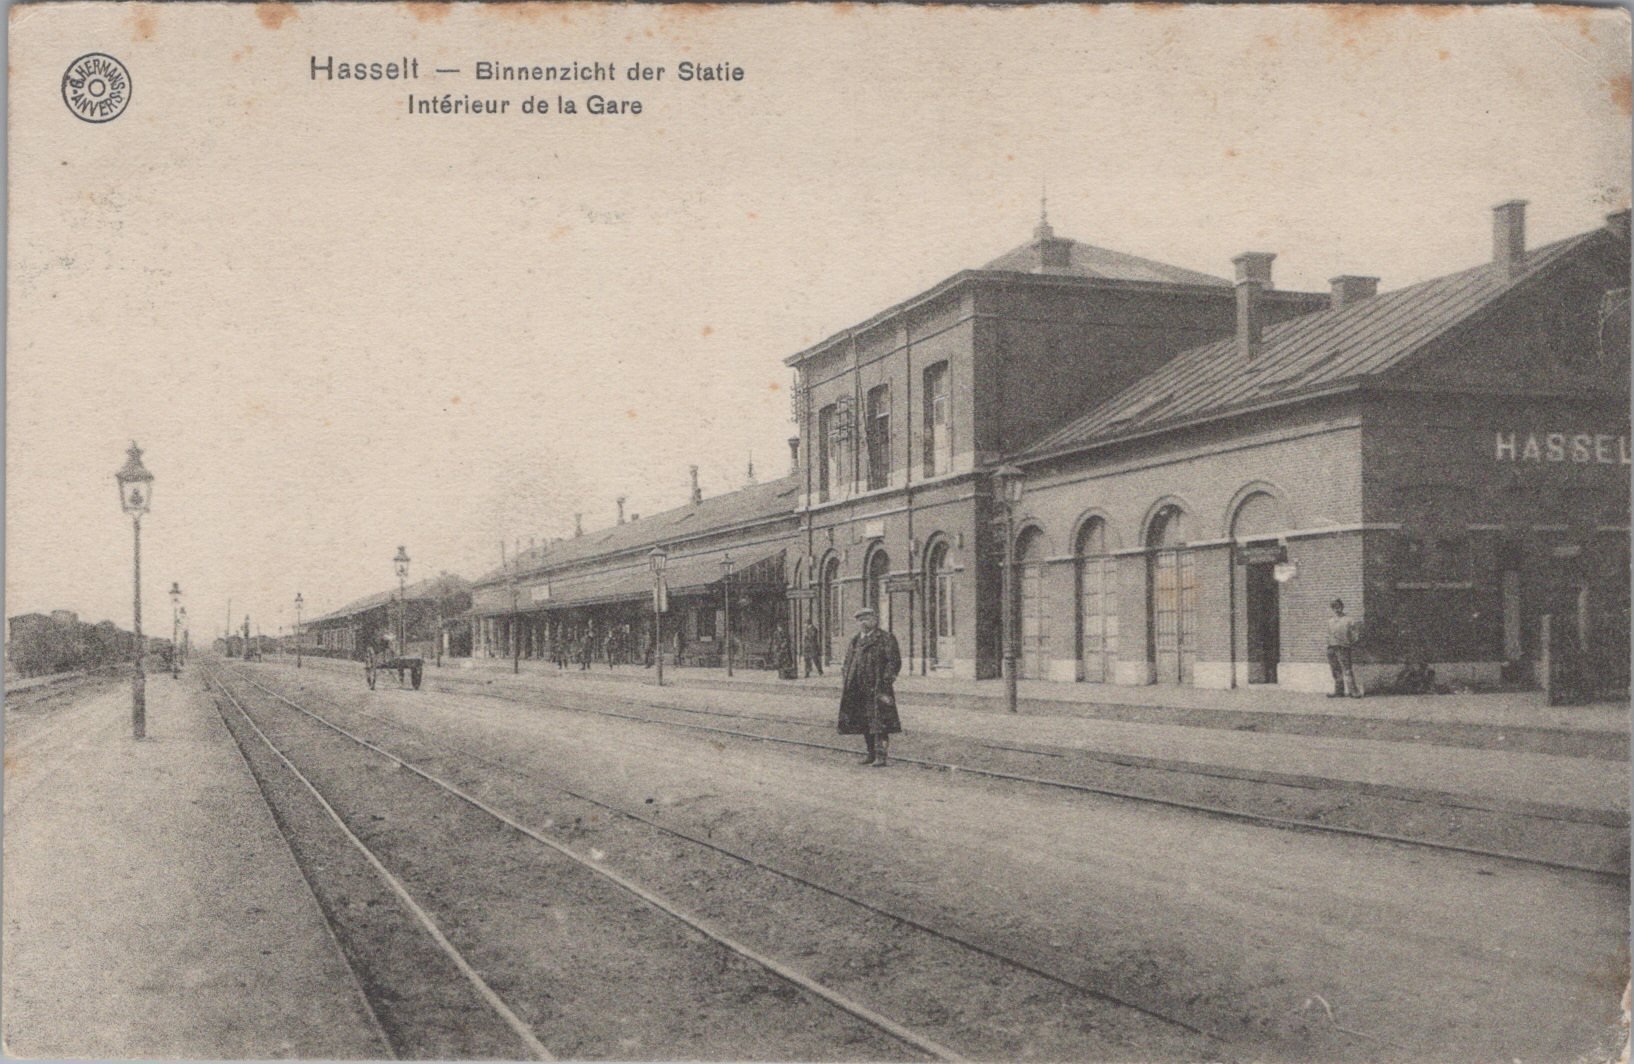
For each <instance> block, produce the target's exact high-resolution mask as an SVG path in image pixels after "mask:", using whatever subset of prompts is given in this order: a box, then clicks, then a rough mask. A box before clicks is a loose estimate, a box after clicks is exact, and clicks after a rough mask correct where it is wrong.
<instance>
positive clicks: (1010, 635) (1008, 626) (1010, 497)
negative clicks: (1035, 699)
mask: <svg viewBox="0 0 1634 1064" xmlns="http://www.w3.org/2000/svg"><path fill="white" fill-rule="evenodd" d="M1026 479H1027V474H1025V473H1024V472H1022V471H1021V470H1020V469H1018V468H1017V467H1016V466H1013V465H1007V466H1000V467H999V468H997V469H995V470H993V485H994V488H995V489H996V494H997V495H998V499H999V504H1000V505H1001V506H1003V507H1004V580H1003V592H1002V594H1003V597H1004V605H1003V610H1002V613H1001V615H1000V616H1001V617H1002V618H1003V626H1002V627H1003V639H1004V708H1005V709H1006V710H1008V711H1009V712H1011V713H1014V712H1016V616H1015V568H1016V535H1015V532H1016V507H1017V506H1019V505H1020V504H1021V495H1022V492H1023V491H1024V490H1025V489H1026Z"/></svg>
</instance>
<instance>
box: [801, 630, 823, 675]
mask: <svg viewBox="0 0 1634 1064" xmlns="http://www.w3.org/2000/svg"><path fill="white" fill-rule="evenodd" d="M822 640H823V633H822V632H820V631H818V630H817V622H816V621H811V620H808V621H807V622H806V630H805V633H804V634H803V635H802V636H801V638H800V651H801V653H803V654H804V655H805V656H806V679H808V680H809V679H811V670H812V669H816V670H817V675H818V676H821V675H822V674H823V650H822Z"/></svg>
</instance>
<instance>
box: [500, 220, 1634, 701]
mask: <svg viewBox="0 0 1634 1064" xmlns="http://www.w3.org/2000/svg"><path fill="white" fill-rule="evenodd" d="M1493 226H1494V248H1493V256H1492V258H1491V259H1490V260H1489V261H1487V262H1484V263H1481V264H1477V265H1473V266H1472V267H1471V268H1469V269H1466V270H1463V271H1460V272H1458V273H1455V274H1451V275H1449V276H1446V277H1441V278H1437V279H1434V280H1431V281H1427V282H1423V283H1421V284H1416V285H1412V286H1409V287H1406V288H1402V289H1398V290H1395V291H1391V292H1386V293H1383V294H1380V293H1378V291H1377V281H1376V279H1374V278H1369V277H1353V276H1345V277H1339V278H1336V279H1335V280H1334V282H1333V288H1332V291H1331V292H1323V293H1300V292H1285V291H1281V290H1278V289H1277V288H1276V287H1275V286H1274V284H1273V279H1272V261H1273V259H1274V255H1271V254H1268V253H1253V252H1251V253H1246V254H1244V255H1241V256H1238V257H1237V259H1236V260H1234V263H1233V265H1234V270H1235V278H1234V279H1231V280H1228V279H1226V278H1223V277H1212V276H1208V275H1205V274H1200V273H1196V272H1194V271H1189V270H1184V269H1180V268H1178V267H1173V266H1168V265H1164V264H1162V263H1157V262H1153V261H1151V260H1148V259H1142V258H1138V257H1135V256H1132V255H1127V254H1123V253H1120V252H1115V251H1109V250H1106V249H1102V248H1097V247H1092V246H1090V245H1086V244H1082V243H1079V242H1077V241H1073V240H1067V239H1062V238H1058V237H1056V235H1055V233H1054V232H1053V230H1052V229H1051V228H1050V226H1049V225H1048V222H1047V221H1043V222H1041V223H1040V225H1039V226H1038V228H1037V229H1036V230H1035V232H1034V235H1033V239H1032V240H1031V241H1030V242H1028V243H1026V244H1024V245H1022V246H1021V247H1018V248H1017V249H1015V250H1014V251H1011V252H1009V253H1008V254H1006V255H1003V256H1001V257H999V258H998V259H995V260H993V261H992V262H990V263H988V264H987V265H985V266H983V267H981V268H980V269H973V270H966V271H962V272H960V273H958V274H956V275H954V276H952V277H950V278H948V279H946V280H945V281H943V282H941V283H940V284H938V285H935V286H933V287H931V288H929V289H927V290H926V291H924V292H921V293H919V294H918V295H916V296H914V297H912V298H911V299H908V300H905V301H903V302H902V303H899V304H897V305H896V306H893V307H890V308H888V309H886V310H884V311H881V312H880V313H879V314H877V315H875V316H873V317H871V318H869V319H868V320H866V321H863V322H861V323H858V324H857V325H855V326H853V327H851V328H848V329H845V330H842V331H840V332H839V333H836V334H835V335H833V336H831V337H829V338H828V339H826V340H824V341H822V342H821V343H818V344H816V345H814V346H812V347H810V348H808V349H807V350H804V351H801V352H799V353H796V354H794V355H792V356H790V357H788V358H787V359H785V362H786V364H788V365H790V366H791V367H793V368H794V369H795V371H796V373H797V375H798V382H797V385H796V388H795V400H796V422H797V425H798V430H799V436H798V437H797V438H796V439H795V440H791V444H792V445H793V451H792V456H793V462H794V471H793V474H792V475H791V476H790V477H788V478H785V479H783V480H779V481H777V482H774V483H771V484H762V485H755V486H752V487H750V488H747V489H744V490H743V491H740V492H733V493H730V494H727V495H722V496H718V497H715V498H713V499H708V500H705V499H702V498H701V496H700V494H699V493H698V492H697V490H696V484H694V493H693V499H692V502H691V503H690V504H689V505H687V506H684V507H680V508H677V509H675V510H672V511H669V512H668V513H666V514H661V515H657V516H655V517H651V518H648V519H646V520H643V521H639V522H628V523H624V522H622V521H621V523H620V524H619V525H617V526H615V527H614V528H612V529H610V530H603V531H601V532H596V533H586V534H584V535H583V536H580V537H575V538H573V539H571V540H566V541H563V542H561V543H558V544H553V545H550V546H548V547H546V548H540V549H538V550H537V551H534V552H529V553H528V554H526V555H524V556H523V557H522V558H521V559H519V560H518V561H517V562H515V563H513V564H511V565H508V566H507V567H506V568H505V569H504V570H500V571H496V572H494V573H490V574H488V575H487V576H485V577H484V578H482V579H480V580H478V581H477V582H476V584H475V585H474V587H473V612H472V617H471V623H472V626H473V627H472V643H473V647H474V648H475V652H476V653H477V654H479V655H483V654H486V655H491V656H509V655H510V654H511V653H514V652H517V651H518V650H520V653H521V654H522V656H527V657H532V656H540V657H543V656H546V654H547V653H548V648H549V647H550V646H551V645H552V641H553V640H555V639H566V640H568V641H569V642H571V643H572V644H573V645H575V646H578V645H581V644H582V641H583V639H584V637H585V635H586V634H589V633H596V641H598V642H599V641H601V640H604V639H605V636H606V634H607V633H608V632H609V631H618V632H620V633H623V634H622V635H621V637H620V638H622V640H623V642H624V645H625V650H624V654H625V655H626V657H634V656H636V655H638V654H642V653H644V649H645V645H646V643H647V642H648V641H650V638H651V635H650V627H649V626H650V618H651V587H652V583H651V581H652V576H651V571H650V568H649V565H648V561H647V555H648V553H649V552H650V551H651V549H652V548H653V547H654V546H655V545H663V546H665V547H666V549H667V550H668V551H669V552H670V557H671V561H670V567H671V572H670V574H669V575H670V580H669V584H670V588H671V596H672V598H671V609H672V612H671V614H670V615H668V616H667V618H666V621H665V626H666V629H667V630H668V631H667V633H666V643H665V651H666V660H670V661H679V662H680V663H682V664H703V665H714V664H718V663H719V662H720V658H721V655H720V653H719V647H720V640H721V639H722V638H724V625H723V617H722V616H721V606H722V605H723V598H722V595H723V591H722V577H723V571H722V570H721V569H720V567H719V562H720V560H721V559H722V557H724V556H725V555H726V554H728V553H729V554H731V555H732V556H733V558H734V559H736V560H737V562H738V567H737V569H736V573H737V574H743V573H746V572H748V573H752V576H750V577H741V576H738V575H734V578H733V602H734V624H733V629H734V632H735V633H736V634H737V638H738V639H739V640H740V643H739V645H740V647H742V648H743V651H742V653H741V656H740V660H745V659H749V658H755V657H757V656H758V657H760V658H763V653H762V652H763V651H764V649H765V647H766V643H767V639H768V635H769V632H770V630H771V628H772V627H773V626H775V625H776V624H779V623H782V624H784V625H787V626H788V629H789V631H790V632H791V633H794V632H798V631H799V630H800V629H801V628H802V627H803V626H804V625H805V623H806V622H807V621H811V622H813V623H815V624H816V625H817V626H818V629H819V631H820V633H821V640H822V643H823V645H824V646H825V648H826V651H827V653H828V655H829V657H830V659H831V660H834V659H837V658H838V657H839V656H840V655H841V654H843V651H844V646H845V640H846V639H847V638H848V636H849V633H850V629H851V620H850V619H851V614H852V612H853V610H854V609H855V608H856V607H857V606H860V605H869V606H873V607H875V608H876V609H878V610H879V612H880V614H881V617H882V620H883V622H884V623H885V624H886V625H887V626H888V627H889V628H890V629H891V630H892V631H894V632H895V633H896V635H897V637H898V639H899V640H900V642H901V644H902V649H903V654H904V659H905V660H904V667H905V669H906V670H908V671H911V672H914V673H932V672H943V671H945V672H946V673H947V674H949V675H953V676H959V677H971V678H988V677H993V676H996V675H998V674H999V671H1000V665H1001V658H1002V648H1001V646H1000V629H1001V616H1002V615H1001V599H1002V593H1001V586H1002V584H1001V581H1002V575H1003V569H1002V558H1003V554H1004V540H1003V533H1002V529H1003V525H1002V523H1001V522H1000V521H998V520H997V518H998V517H999V515H1000V513H1001V509H1000V507H999V505H998V504H997V502H996V501H995V496H994V483H993V480H994V478H993V475H992V474H993V472H994V470H996V469H998V468H1000V467H1001V466H1003V465H1006V464H1013V465H1015V466H1017V467H1019V468H1020V469H1021V470H1023V471H1024V473H1025V474H1026V477H1025V484H1026V490H1025V494H1024V496H1023V499H1022V502H1021V504H1020V506H1019V508H1018V509H1017V511H1016V513H1015V514H1014V518H1015V526H1014V527H1015V529H1016V540H1015V550H1016V559H1017V568H1016V571H1015V574H1014V575H1015V580H1014V598H1013V601H1012V609H1013V610H1014V611H1015V613H1014V616H1015V617H1016V619H1017V630H1018V642H1019V651H1020V653H1019V666H1020V671H1021V674H1022V675H1023V676H1026V677H1033V678H1039V679H1050V680H1058V681H1063V682H1095V683H1108V684H1151V683H1172V684H1194V685H1198V686H1209V687H1231V686H1241V685H1247V684H1260V683H1267V684H1277V685H1279V686H1282V687H1285V688H1292V689H1297V690H1310V691H1317V690H1325V689H1327V687H1328V685H1329V677H1328V667H1327V664H1326V660H1325V646H1324V639H1323V632H1324V622H1325V619H1326V616H1327V603H1328V601H1329V600H1330V599H1332V598H1334V597H1341V598H1343V599H1345V600H1346V602H1347V604H1348V606H1349V612H1351V613H1352V614H1353V615H1356V616H1359V617H1360V618H1361V619H1362V621H1363V631H1364V638H1363V642H1362V646H1361V648H1360V651H1359V660H1360V661H1361V662H1362V669H1361V671H1362V673H1363V675H1364V677H1365V679H1366V680H1367V681H1368V682H1371V683H1374V684H1377V683H1378V682H1379V681H1380V680H1382V679H1386V678H1388V677H1389V676H1390V675H1393V674H1394V672H1395V671H1396V670H1397V669H1399V667H1400V666H1401V664H1402V663H1403V662H1405V661H1409V660H1413V661H1420V660H1421V661H1424V662H1425V663H1427V664H1430V665H1432V666H1433V667H1435V668H1436V669H1437V670H1438V673H1439V675H1440V677H1441V678H1442V679H1445V680H1458V679H1467V680H1471V681H1478V682H1483V683H1491V682H1499V681H1512V682H1527V681H1529V680H1531V679H1533V678H1534V667H1533V666H1534V662H1535V660H1536V658H1537V656H1538V654H1539V652H1540V642H1539V632H1540V628H1541V623H1542V618H1543V616H1544V615H1548V616H1550V617H1551V618H1552V620H1551V624H1552V626H1553V632H1554V633H1555V645H1556V646H1557V647H1570V648H1575V649H1576V650H1577V651H1578V652H1579V653H1578V657H1579V658H1580V660H1583V661H1588V662H1591V663H1593V664H1594V666H1595V668H1596V670H1597V671H1598V673H1599V674H1600V675H1601V676H1602V677H1609V678H1610V680H1611V682H1612V683H1613V684H1617V685H1622V686H1625V687H1626V684H1627V658H1628V631H1629V628H1628V590H1627V589H1628V526H1629V491H1628V484H1629V471H1630V467H1629V407H1628V399H1627V395H1628V387H1629V349H1628V332H1627V319H1628V281H1627V276H1628V266H1629V242H1628V215H1627V212H1624V213H1622V214H1619V215H1614V216H1612V217H1611V218H1610V219H1608V220H1607V223H1606V225H1605V226H1604V227H1602V228H1598V229H1595V230H1592V231H1589V232H1586V233H1582V234H1579V235H1577V236H1574V237H1571V238H1569V239H1567V240H1563V241H1559V242H1556V243H1554V244H1551V245H1548V246H1546V247H1541V248H1536V249H1528V248H1527V247H1526V243H1525V222H1524V204H1521V203H1508V204H1503V205H1501V206H1499V207H1498V208H1496V209H1495V211H1494V214H1493ZM513 590H514V592H515V593H514V595H513ZM754 663H755V664H764V661H763V660H756V661H755V662H754Z"/></svg>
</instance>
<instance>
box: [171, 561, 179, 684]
mask: <svg viewBox="0 0 1634 1064" xmlns="http://www.w3.org/2000/svg"><path fill="white" fill-rule="evenodd" d="M181 610H182V585H181V583H180V582H179V581H176V580H172V581H171V582H170V678H171V679H172V680H174V679H176V678H178V677H179V676H181V674H182V663H181V660H180V653H181V647H180V645H179V644H178V643H177V640H178V639H180V638H181V632H182V613H181Z"/></svg>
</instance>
